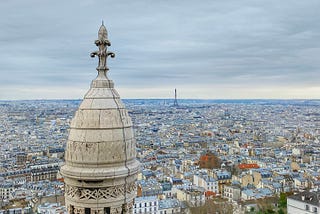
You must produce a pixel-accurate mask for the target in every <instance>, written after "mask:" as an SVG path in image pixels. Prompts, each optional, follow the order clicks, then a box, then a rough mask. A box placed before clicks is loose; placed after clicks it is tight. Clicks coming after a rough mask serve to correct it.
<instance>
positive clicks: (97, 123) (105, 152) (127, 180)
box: [61, 24, 139, 214]
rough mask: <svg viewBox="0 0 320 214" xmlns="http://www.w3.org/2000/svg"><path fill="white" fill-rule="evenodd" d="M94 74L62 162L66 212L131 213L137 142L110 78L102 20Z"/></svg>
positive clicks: (107, 41) (91, 213)
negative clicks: (95, 72) (95, 74)
mask: <svg viewBox="0 0 320 214" xmlns="http://www.w3.org/2000/svg"><path fill="white" fill-rule="evenodd" d="M95 44H96V45H97V46H98V48H99V50H98V51H95V52H93V53H91V57H95V56H97V57H98V58H99V64H98V67H97V71H98V76H97V77H96V79H94V80H93V81H92V83H91V86H90V89H89V91H88V92H87V93H86V95H85V96H84V99H83V101H82V103H81V104H80V107H79V109H78V110H77V111H76V113H75V116H74V118H73V119H72V122H71V125H70V133H69V138H68V142H67V148H66V154H65V165H64V166H63V167H62V168H61V174H62V175H63V177H64V181H65V201H66V206H67V209H68V213H70V214H80V213H81V214H82V213H84V214H87V213H88V214H89V213H90V214H100V213H110V214H114V213H132V211H131V210H132V206H133V203H134V198H135V196H136V185H135V181H136V177H137V173H138V171H139V162H138V161H137V160H136V142H135V138H134V136H133V130H132V122H131V118H130V117H129V115H128V112H127V110H126V109H125V106H124V105H123V103H122V102H121V100H120V97H119V94H118V92H117V91H116V90H115V89H114V83H113V81H112V80H109V79H108V77H107V72H108V70H109V69H108V67H107V57H108V56H111V57H114V53H112V52H109V51H107V47H108V46H110V45H111V44H110V42H109V40H108V33H107V30H106V28H105V26H104V25H103V24H102V25H101V27H100V29H99V32H98V39H97V40H96V41H95Z"/></svg>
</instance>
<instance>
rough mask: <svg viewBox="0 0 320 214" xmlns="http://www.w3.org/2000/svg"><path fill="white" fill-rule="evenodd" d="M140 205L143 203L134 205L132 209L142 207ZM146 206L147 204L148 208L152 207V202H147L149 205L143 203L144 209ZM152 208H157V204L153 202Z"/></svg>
mask: <svg viewBox="0 0 320 214" xmlns="http://www.w3.org/2000/svg"><path fill="white" fill-rule="evenodd" d="M142 204H143V203H139V205H137V204H135V205H134V208H137V207H142ZM148 204H149V206H152V202H149V203H144V207H147V206H148ZM153 206H157V202H156V201H154V202H153Z"/></svg>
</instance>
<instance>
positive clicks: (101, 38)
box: [90, 21, 115, 71]
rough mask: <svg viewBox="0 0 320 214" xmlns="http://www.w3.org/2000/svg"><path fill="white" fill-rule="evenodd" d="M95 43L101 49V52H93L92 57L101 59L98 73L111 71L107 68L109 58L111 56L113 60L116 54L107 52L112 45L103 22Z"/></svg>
mask: <svg viewBox="0 0 320 214" xmlns="http://www.w3.org/2000/svg"><path fill="white" fill-rule="evenodd" d="M94 43H95V44H96V45H97V46H98V47H99V50H98V51H94V52H92V53H91V54H90V56H91V57H95V56H98V57H99V64H98V67H97V70H98V71H108V70H109V69H108V67H107V57H108V56H111V57H112V58H113V57H115V54H114V53H113V52H109V51H107V47H108V46H110V45H111V43H110V42H109V40H108V32H107V29H106V27H105V26H104V24H103V21H102V24H101V27H100V29H99V31H98V39H97V40H96V41H95V42H94Z"/></svg>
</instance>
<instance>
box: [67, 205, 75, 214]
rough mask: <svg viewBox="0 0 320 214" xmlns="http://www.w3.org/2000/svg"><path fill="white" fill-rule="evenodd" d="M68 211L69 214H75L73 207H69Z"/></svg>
mask: <svg viewBox="0 0 320 214" xmlns="http://www.w3.org/2000/svg"><path fill="white" fill-rule="evenodd" d="M67 210H68V213H69V214H74V213H73V207H72V205H69V206H68V207H67Z"/></svg>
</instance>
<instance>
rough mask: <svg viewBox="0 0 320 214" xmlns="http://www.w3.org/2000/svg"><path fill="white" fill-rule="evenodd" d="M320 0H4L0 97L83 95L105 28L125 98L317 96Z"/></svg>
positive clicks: (118, 84) (111, 63) (319, 90)
mask: <svg viewBox="0 0 320 214" xmlns="http://www.w3.org/2000/svg"><path fill="white" fill-rule="evenodd" d="M319 8H320V2H319V1H318V0H308V1H289V0H283V1H277V0H270V1H254V0H243V1H238V0H229V1H212V0H203V1H197V2H196V1H191V0H190V1H189V0H186V1H178V0H170V1H169V0H161V1H151V0H139V1H129V0H124V1H102V0H101V1H93V0H82V1H75V0H71V1H49V0H47V1H46V0H42V1H40V0H29V1H22V0H20V1H18V0H4V1H2V2H1V7H0V27H1V31H0V47H1V52H0V74H1V78H0V99H42V98H46V99H50V98H81V97H82V96H83V94H84V92H85V91H86V90H87V88H88V87H89V84H90V80H91V79H93V78H94V77H95V75H96V71H95V67H96V64H97V59H91V58H90V57H89V53H90V52H91V51H94V50H96V47H95V45H94V44H93V41H94V40H95V39H96V37H97V30H98V28H99V26H100V23H101V20H102V19H103V20H104V21H105V23H106V26H107V28H108V30H109V39H110V41H111V43H112V46H111V47H110V50H111V51H114V52H115V53H116V58H115V59H111V60H109V61H108V64H109V67H110V74H109V76H110V78H111V79H113V80H114V81H115V83H116V88H117V89H118V91H119V92H120V94H121V96H122V97H123V98H166V97H172V96H173V90H174V88H177V89H178V92H179V97H181V98H213V99H214V98H319V94H320V84H319V83H320V60H319V56H320V45H319V41H320V16H319V15H318V13H319V11H318V9H319Z"/></svg>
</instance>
